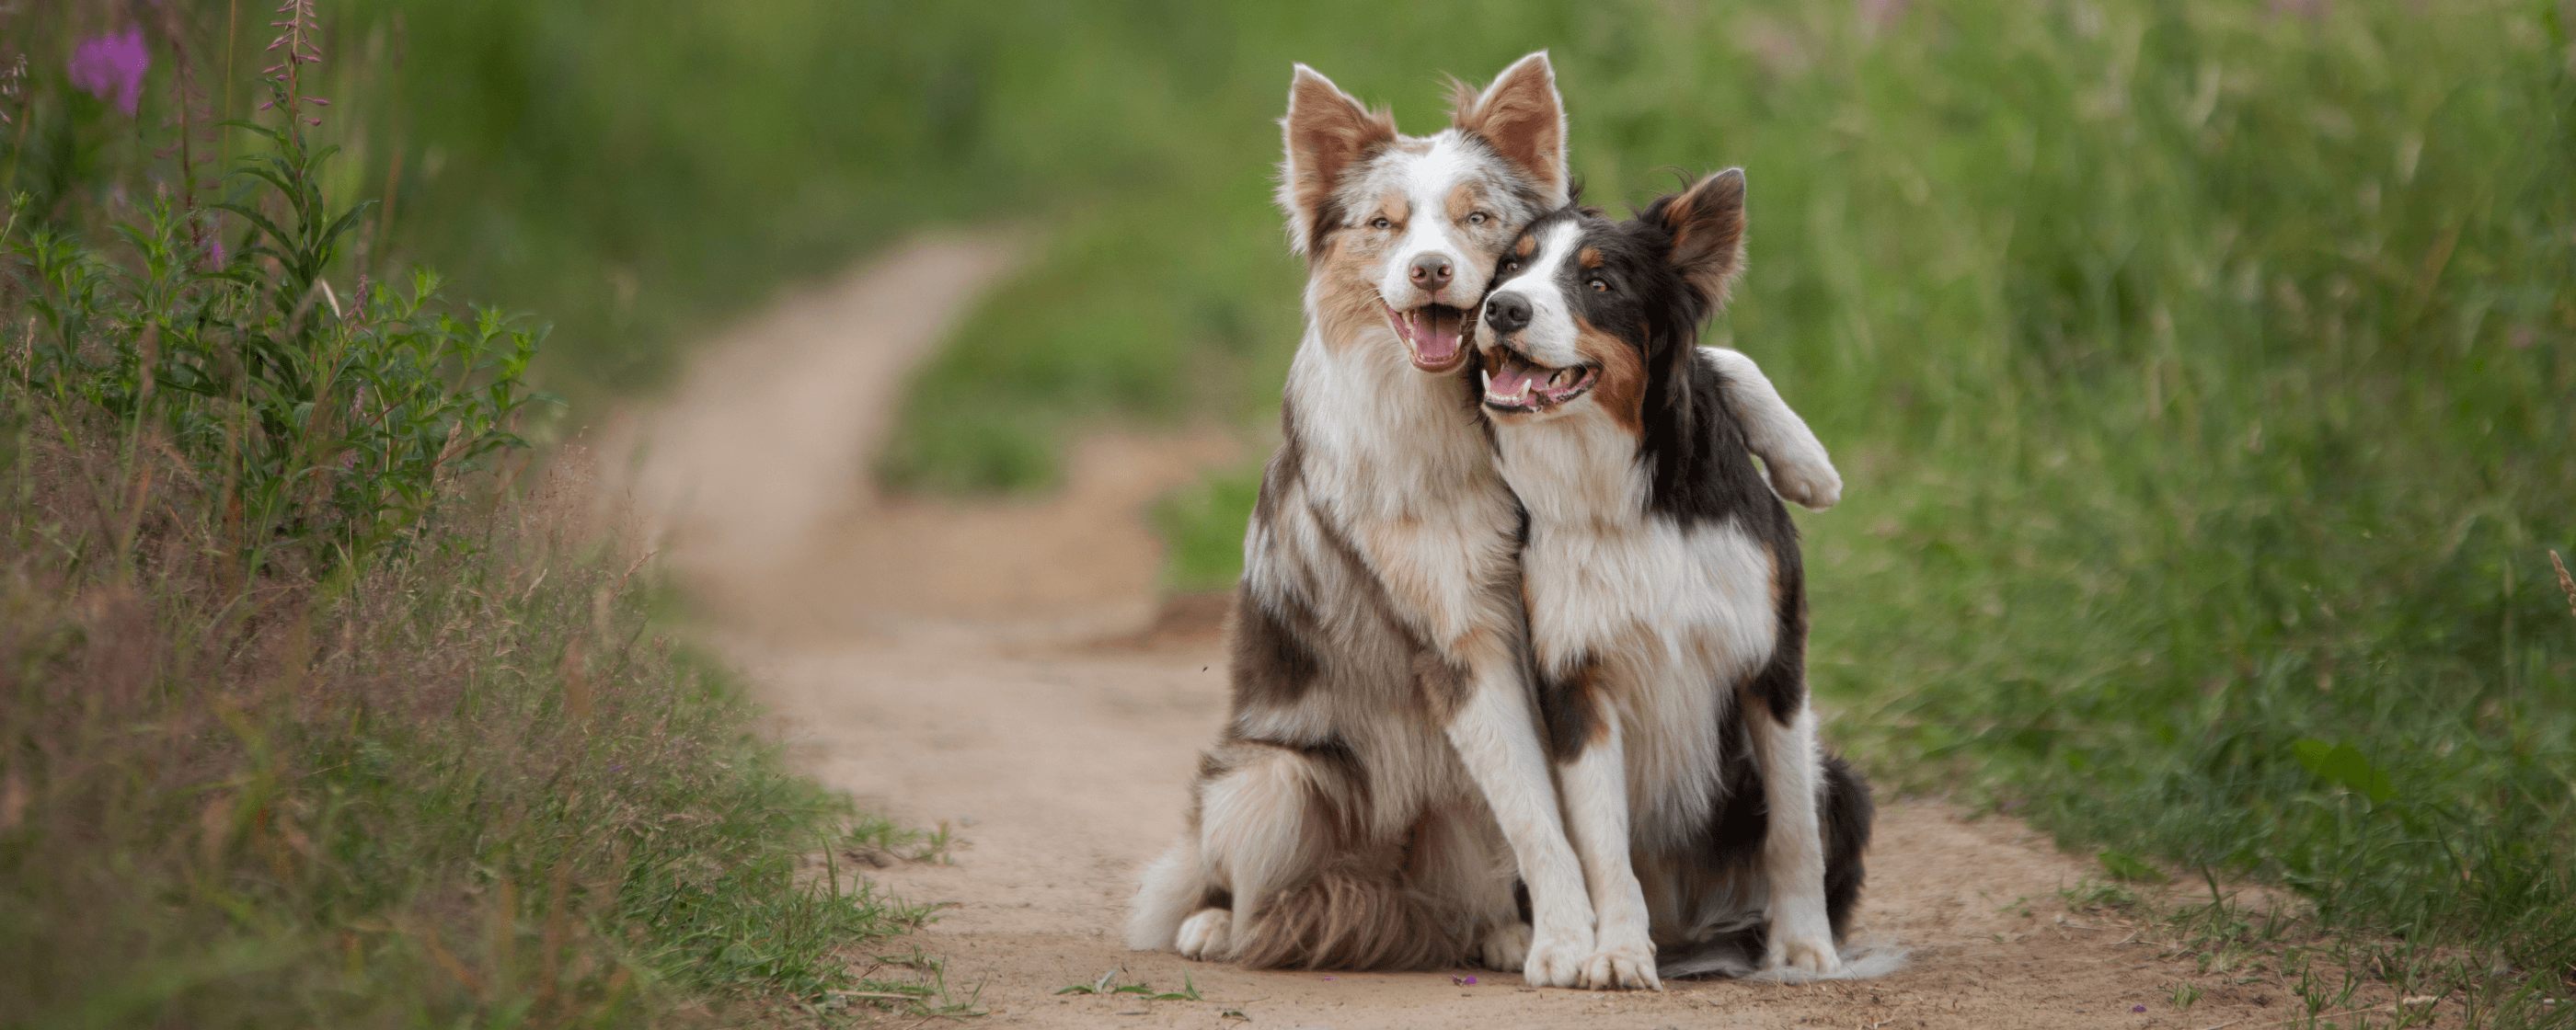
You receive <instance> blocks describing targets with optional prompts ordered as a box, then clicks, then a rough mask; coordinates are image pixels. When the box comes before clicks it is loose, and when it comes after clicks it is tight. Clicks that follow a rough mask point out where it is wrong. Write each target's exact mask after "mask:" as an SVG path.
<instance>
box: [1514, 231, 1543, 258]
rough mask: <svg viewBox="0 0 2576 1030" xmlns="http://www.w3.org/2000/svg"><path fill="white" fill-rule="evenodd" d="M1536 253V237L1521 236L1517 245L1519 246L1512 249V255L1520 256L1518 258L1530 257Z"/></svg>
mask: <svg viewBox="0 0 2576 1030" xmlns="http://www.w3.org/2000/svg"><path fill="white" fill-rule="evenodd" d="M1537 251H1538V237H1536V236H1523V237H1521V242H1520V243H1519V245H1517V246H1514V247H1513V248H1512V253H1514V254H1518V255H1520V256H1522V257H1528V256H1530V255H1531V254H1533V253H1536V252H1537Z"/></svg>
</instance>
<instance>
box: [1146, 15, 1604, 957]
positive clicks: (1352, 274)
mask: <svg viewBox="0 0 2576 1030" xmlns="http://www.w3.org/2000/svg"><path fill="white" fill-rule="evenodd" d="M1281 124H1282V125H1283V126H1284V127H1285V130H1286V133H1285V135H1286V143H1287V159H1286V161H1285V163H1284V165H1283V167H1282V169H1281V174H1280V183H1279V205H1280V207H1281V208H1283V209H1285V210H1286V212H1287V215H1288V231H1289V241H1290V243H1291V245H1292V246H1293V247H1294V248H1295V249H1296V250H1297V251H1298V252H1299V253H1301V254H1303V255H1304V256H1305V258H1306V261H1307V269H1308V280H1307V285H1306V294H1305V311H1306V332H1305V336H1304V338H1303V339H1302V340H1301V341H1300V342H1299V344H1298V348H1297V353H1296V356H1295V358H1294V360H1293V363H1292V365H1291V367H1290V369H1289V373H1288V382H1287V388H1286V396H1285V399H1284V404H1283V405H1282V408H1281V412H1280V423H1281V424H1280V428H1281V431H1282V435H1283V436H1284V437H1285V440H1284V442H1283V443H1282V444H1281V446H1280V449H1279V451H1278V453H1277V454H1276V455H1275V456H1274V457H1272V458H1271V460H1270V464H1269V467H1268V469H1267V471H1266V473H1265V475H1264V478H1263V481H1262V486H1261V495H1260V500H1259V502H1258V506H1257V507H1256V509H1255V510H1254V512H1253V516H1252V520H1251V525H1250V527H1249V530H1248V531H1247V534H1246V536H1245V539H1244V574H1243V580H1242V584H1241V586H1240V589H1239V591H1238V595H1237V604H1236V616H1235V620H1236V621H1235V625H1234V627H1233V630H1232V634H1231V641H1230V644H1229V646H1230V648H1231V650H1232V665H1231V675H1232V691H1233V697H1232V712H1231V716H1230V718H1229V720H1228V721H1227V723H1226V726H1225V729H1224V731H1223V732H1222V733H1221V735H1220V736H1219V737H1218V739H1217V741H1216V743H1215V744H1214V745H1213V746H1212V747H1210V748H1209V749H1208V751H1207V752H1206V755H1205V758H1204V760H1203V761H1202V762H1201V764H1200V768H1199V774H1198V778H1197V781H1196V782H1195V783H1194V784H1193V786H1192V801H1191V805H1190V809H1189V814H1188V830H1187V832H1186V833H1185V834H1184V835H1183V836H1182V838H1181V839H1180V841H1179V842H1178V843H1177V844H1175V845H1174V846H1173V847H1172V849H1171V850H1170V851H1169V852H1168V853H1166V854H1165V855H1164V856H1163V857H1162V858H1161V859H1160V860H1158V861H1157V862H1156V863H1155V864H1154V865H1153V866H1152V867H1151V868H1150V869H1149V870H1147V872H1146V873H1145V877H1144V883H1143V885H1142V887H1141V888H1140V890H1139V891H1138V892H1137V895H1136V898H1135V901H1134V905H1133V908H1132V911H1131V916H1130V921H1129V924H1128V930H1127V941H1128V944H1129V945H1130V946H1131V947H1135V948H1138V949H1158V948H1177V949H1178V950H1179V951H1180V952H1181V953H1182V954H1183V955H1187V956H1189V957H1192V958H1203V959H1216V960H1231V961H1235V962H1239V963H1242V964H1244V965H1248V966H1255V967H1282V966H1293V967H1305V968H1317V967H1325V968H1346V969H1362V968H1438V967H1449V966H1455V965H1458V964H1461V963H1462V962H1464V961H1466V960H1470V959H1473V960H1478V961H1482V962H1483V963H1485V964H1487V965H1491V966H1495V967H1500V968H1507V969H1509V968H1518V969H1522V970H1523V971H1524V972H1525V973H1526V974H1527V975H1528V977H1529V980H1530V982H1531V983H1534V984H1545V985H1556V986H1567V985H1572V984H1574V983H1576V982H1577V977H1578V974H1579V971H1580V968H1581V966H1582V965H1583V964H1584V962H1585V961H1586V960H1587V959H1589V958H1590V957H1591V956H1592V953H1593V935H1592V912H1591V906H1590V904H1589V903H1588V901H1587V896H1586V894H1585V892H1584V886H1583V881H1582V870H1581V867H1580V866H1579V865H1578V863H1577V861H1576V859H1575V856H1574V853H1573V849H1572V847H1571V845H1570V843H1569V840H1568V838H1567V836H1566V834H1565V828H1564V825H1563V822H1562V820H1561V818H1560V815H1559V809H1558V805H1557V797H1556V793H1555V790H1554V787H1553V785H1552V784H1551V782H1550V774H1549V769H1548V764H1547V754H1546V748H1545V746H1544V744H1543V742H1542V741H1541V739H1540V730H1539V724H1538V717H1537V713H1536V712H1535V711H1534V709H1533V707H1532V697H1533V694H1532V690H1531V686H1530V684H1529V682H1528V678H1527V675H1526V664H1527V653H1528V650H1527V643H1526V640H1525V637H1524V633H1523V615H1522V608H1521V606H1522V597H1521V573H1520V557H1519V551H1520V536H1521V524H1522V516H1521V510H1520V506H1519V504H1518V503H1517V502H1516V501H1515V500H1514V498H1513V496H1512V493H1511V491H1510V489H1508V488H1507V487H1505V486H1504V484H1503V480H1502V478H1501V477H1500V476H1499V475H1497V474H1496V473H1495V469H1494V450H1493V442H1492V439H1491V437H1490V435H1489V431H1488V429H1487V427H1486V425H1485V424H1484V420H1483V418H1482V416H1481V415H1480V414H1479V412H1478V401H1477V398H1478V396H1479V389H1478V381H1477V377H1476V375H1475V372H1474V370H1473V369H1471V368H1469V367H1468V365H1469V361H1468V359H1469V357H1470V355H1469V352H1468V350H1467V348H1466V347H1465V346H1464V345H1463V343H1462V339H1463V335H1464V330H1465V329H1466V326H1465V324H1464V323H1465V321H1466V318H1467V310H1468V309H1470V308H1473V307H1474V306H1475V305H1476V304H1477V302H1478V301H1479V300H1480V299H1482V298H1483V297H1484V295H1485V288H1486V285H1487V277H1488V275H1489V274H1490V273H1491V272H1492V270H1493V269H1494V267H1495V264H1496V260H1497V259H1498V258H1500V257H1501V256H1502V254H1503V252H1504V249H1505V248H1507V247H1509V246H1510V245H1511V243H1512V241H1513V240H1514V239H1516V238H1517V237H1518V235H1519V233H1520V230H1521V227H1522V226H1523V225H1525V224H1527V223H1528V222H1529V221H1530V219H1532V218H1534V217H1536V216H1538V215H1539V214H1541V213H1543V212H1546V211H1550V210H1553V209H1555V208H1557V207H1559V206H1561V205H1563V204H1564V203H1565V202H1566V201H1567V199H1568V193H1569V190H1568V179H1567V171H1566V159H1565V132H1566V130H1565V116H1564V114H1563V107H1562V104H1561V102H1560V100H1559V98H1558V96H1557V91H1556V85H1555V77H1554V72H1553V70H1552V69H1551V68H1550V67H1549V65H1548V62H1547V59H1546V56H1545V55H1544V54H1532V55H1530V56H1529V57H1527V58H1524V59H1522V60H1521V61H1520V62H1518V63H1516V64H1514V65H1512V66H1511V67H1510V68H1509V69H1506V70H1505V71H1504V72H1503V73H1502V75H1501V76H1500V77H1498V78H1496V79H1495V80H1494V82H1493V84H1492V85H1491V86H1489V87H1487V88H1485V89H1484V90H1482V91H1476V90H1472V89H1467V88H1464V87H1462V88H1461V89H1460V90H1459V93H1458V95H1457V97H1456V100H1455V103H1454V106H1453V109H1452V112H1451V124H1450V126H1449V127H1448V128H1446V129H1444V130H1442V131H1440V132H1438V133H1436V134H1434V135H1431V136H1425V137H1415V136H1406V135H1402V134H1400V133H1398V132H1397V131H1396V128H1395V123H1394V120H1393V119H1392V118H1391V117H1390V116H1389V115H1388V114H1386V113H1385V112H1383V111H1372V110H1370V109H1368V108H1367V107H1365V106H1363V105H1362V104H1361V103H1360V102H1359V101H1357V100H1355V99H1352V98H1351V97H1350V96H1349V95H1347V94H1345V93H1343V92H1342V91H1341V90H1340V89H1338V88H1336V87H1335V86H1334V85H1333V84H1332V82H1330V81H1329V80H1327V79H1325V78H1324V77H1323V76H1322V75H1319V74H1316V73H1315V72H1314V71H1313V70H1311V69H1308V68H1306V67H1305V66H1303V65H1300V66H1298V67H1297V69H1296V72H1295V75H1294V78H1293V81H1292V84H1291V86H1290V90H1289V101H1288V113H1287V116H1286V117H1285V118H1283V119H1282V120H1281ZM1515 871H1517V872H1518V873H1519V874H1520V875H1521V876H1523V877H1524V878H1526V880H1527V882H1528V887H1529V896H1530V905H1531V910H1532V916H1531V921H1530V922H1527V923H1525V922H1523V921H1522V918H1521V915H1520V911H1519V906H1518V904H1517V903H1516V900H1515V898H1514V896H1513V874H1514V873H1515Z"/></svg>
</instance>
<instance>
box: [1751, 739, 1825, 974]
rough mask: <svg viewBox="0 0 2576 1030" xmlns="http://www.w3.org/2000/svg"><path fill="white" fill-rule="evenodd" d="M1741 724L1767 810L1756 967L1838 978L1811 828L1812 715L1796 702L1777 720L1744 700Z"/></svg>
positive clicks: (1817, 840) (1821, 850) (1814, 785)
mask: <svg viewBox="0 0 2576 1030" xmlns="http://www.w3.org/2000/svg"><path fill="white" fill-rule="evenodd" d="M1744 721H1745V724H1746V726H1747V728H1748V729H1750V730H1751V731H1752V732H1751V736H1752V738H1753V758H1754V761H1755V762H1756V763H1758V764H1759V765H1760V766H1761V768H1762V790H1763V799H1764V801H1765V802H1766V804H1765V806H1764V807H1766V808H1768V809H1769V818H1767V819H1766V820H1765V823H1766V828H1765V830H1764V833H1763V839H1762V872H1763V879H1764V880H1765V881H1767V882H1768V883H1769V885H1770V888H1771V940H1770V946H1769V948H1768V949H1767V950H1766V952H1765V954H1764V957H1763V962H1762V964H1763V967H1764V968H1782V967H1786V968H1791V969H1797V970H1801V971H1803V972H1807V973H1814V974H1818V975H1822V974H1828V973H1837V972H1840V971H1842V967H1843V960H1842V956H1841V955H1839V954H1837V953H1836V952H1835V951H1834V929H1833V924H1832V922H1831V921H1830V920H1829V919H1828V917H1827V914H1826V912H1825V842H1824V834H1823V830H1822V828H1821V827H1820V826H1819V825H1818V823H1817V820H1816V805H1817V803H1818V802H1819V800H1820V796H1819V791H1820V786H1821V784H1820V777H1821V776H1822V770H1821V769H1819V768H1818V763H1819V761H1820V760H1821V759H1820V756H1818V754H1817V753H1816V713H1815V711H1814V710H1813V709H1811V708H1809V707H1807V705H1806V704H1805V702H1804V701H1803V699H1802V700H1801V701H1800V703H1799V705H1798V710H1797V711H1796V712H1793V713H1790V717H1789V718H1787V719H1782V718H1779V717H1778V716H1776V715H1775V714H1774V713H1773V712H1772V711H1771V708H1770V706H1769V705H1767V704H1765V703H1763V702H1761V701H1759V700H1753V699H1748V702H1747V704H1746V711H1745V713H1744Z"/></svg>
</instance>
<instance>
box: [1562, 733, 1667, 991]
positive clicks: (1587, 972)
mask: <svg viewBox="0 0 2576 1030" xmlns="http://www.w3.org/2000/svg"><path fill="white" fill-rule="evenodd" d="M1579 703H1589V704H1591V705H1593V707H1594V713H1593V716H1592V721H1591V722H1590V723H1589V724H1588V725H1590V726H1591V727H1593V728H1594V729H1595V732H1597V733H1598V735H1599V739H1597V740H1592V741H1587V742H1585V743H1584V744H1583V745H1582V747H1583V750H1582V752H1581V753H1579V754H1577V755H1576V756H1575V758H1574V761H1572V762H1569V763H1566V764H1564V765H1562V766H1559V773H1560V779H1561V780H1562V782H1563V783H1564V789H1565V811H1566V819H1567V821H1569V822H1570V823H1572V824H1573V829H1574V834H1573V836H1574V851H1575V854H1576V855H1577V856H1579V857H1580V858H1581V859H1582V861H1583V876H1584V879H1585V880H1586V881H1587V882H1588V883H1589V884H1590V885H1591V888H1592V895H1591V896H1592V911H1593V913H1594V914H1595V916H1596V917H1597V918H1598V920H1599V922H1598V924H1597V925H1596V926H1595V927H1594V930H1593V933H1594V944H1593V952H1592V957H1591V958H1588V959H1585V960H1584V962H1583V978H1582V985H1583V986H1585V987H1589V988H1592V989H1593V990H1612V989H1620V990H1625V989H1630V988H1638V987H1651V988H1653V989H1655V990H1658V991H1660V990H1663V989H1664V984H1663V981H1662V980H1660V979H1657V978H1656V976H1655V942H1654V941H1653V939H1651V938H1650V937H1649V935H1648V932H1647V925H1646V924H1647V917H1646V892H1645V889H1644V888H1643V887H1641V886H1639V885H1638V883H1637V869H1636V866H1635V865H1634V864H1632V862H1631V859H1630V857H1629V856H1630V850H1629V833H1628V767H1627V758H1626V756H1625V754H1624V753H1623V751H1622V748H1621V745H1620V732H1619V715H1618V713H1617V712H1615V711H1613V710H1612V709H1611V705H1610V702H1609V699H1608V698H1607V697H1605V696H1602V695H1601V694H1599V693H1598V692H1596V693H1594V694H1593V696H1592V697H1590V698H1587V699H1585V700H1584V701H1583V702H1579Z"/></svg>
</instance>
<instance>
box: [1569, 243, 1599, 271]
mask: <svg viewBox="0 0 2576 1030" xmlns="http://www.w3.org/2000/svg"><path fill="white" fill-rule="evenodd" d="M1574 259H1575V260H1576V261H1580V262H1582V263H1583V267H1585V268H1599V267H1601V248H1599V247H1585V248H1583V250H1582V251H1580V252H1578V253H1576V254H1575V255H1574Z"/></svg>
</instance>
